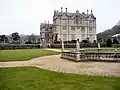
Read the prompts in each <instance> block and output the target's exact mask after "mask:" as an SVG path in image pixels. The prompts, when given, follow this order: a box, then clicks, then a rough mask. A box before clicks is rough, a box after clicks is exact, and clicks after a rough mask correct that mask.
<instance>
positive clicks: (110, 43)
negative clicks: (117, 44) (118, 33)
mask: <svg viewBox="0 0 120 90" xmlns="http://www.w3.org/2000/svg"><path fill="white" fill-rule="evenodd" d="M107 46H108V47H111V46H112V41H111V39H107Z"/></svg>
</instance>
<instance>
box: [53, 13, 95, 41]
mask: <svg viewBox="0 0 120 90" xmlns="http://www.w3.org/2000/svg"><path fill="white" fill-rule="evenodd" d="M69 14H70V13H68V15H69ZM72 14H73V16H72V17H70V18H69V20H68V17H67V16H66V13H65V12H62V13H61V12H55V13H54V17H53V19H54V20H53V25H54V26H55V27H54V28H53V29H54V30H53V34H57V37H58V38H57V40H59V38H61V39H62V40H64V41H68V40H69V41H71V40H73V39H75V40H77V39H79V41H82V40H84V39H87V38H89V40H90V42H93V41H94V40H96V18H94V16H93V14H91V15H90V14H89V15H88V16H89V17H88V18H87V19H84V18H83V19H82V20H79V21H78V22H79V24H76V23H75V19H74V15H76V14H79V15H81V14H80V13H79V12H78V11H76V13H72ZM57 15H59V17H57ZM60 15H61V16H60ZM82 15H83V16H84V15H86V14H82ZM80 22H81V23H80ZM74 27H75V29H74Z"/></svg>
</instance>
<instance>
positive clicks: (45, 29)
mask: <svg viewBox="0 0 120 90" xmlns="http://www.w3.org/2000/svg"><path fill="white" fill-rule="evenodd" d="M52 26H53V25H52V24H49V23H41V25H40V41H41V43H42V44H43V45H49V44H50V43H51V42H52Z"/></svg>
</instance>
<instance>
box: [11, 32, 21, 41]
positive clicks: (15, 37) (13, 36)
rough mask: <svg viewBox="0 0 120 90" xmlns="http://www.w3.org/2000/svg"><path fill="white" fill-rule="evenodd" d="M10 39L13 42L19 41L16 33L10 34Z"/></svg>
mask: <svg viewBox="0 0 120 90" xmlns="http://www.w3.org/2000/svg"><path fill="white" fill-rule="evenodd" d="M12 39H13V40H14V41H19V40H20V36H19V34H18V33H17V32H15V33H12Z"/></svg>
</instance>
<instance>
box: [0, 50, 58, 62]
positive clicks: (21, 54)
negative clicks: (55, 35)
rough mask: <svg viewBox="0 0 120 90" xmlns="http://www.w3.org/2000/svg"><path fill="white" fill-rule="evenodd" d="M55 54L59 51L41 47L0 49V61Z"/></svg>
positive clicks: (22, 59)
mask: <svg viewBox="0 0 120 90" xmlns="http://www.w3.org/2000/svg"><path fill="white" fill-rule="evenodd" d="M55 54H59V52H55V51H49V50H43V49H20V50H0V61H25V60H29V59H32V58H36V57H41V56H48V55H55Z"/></svg>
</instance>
